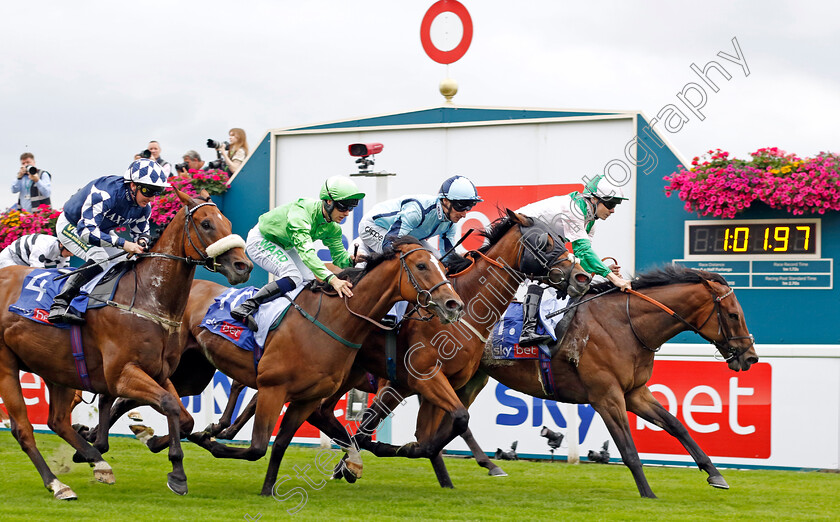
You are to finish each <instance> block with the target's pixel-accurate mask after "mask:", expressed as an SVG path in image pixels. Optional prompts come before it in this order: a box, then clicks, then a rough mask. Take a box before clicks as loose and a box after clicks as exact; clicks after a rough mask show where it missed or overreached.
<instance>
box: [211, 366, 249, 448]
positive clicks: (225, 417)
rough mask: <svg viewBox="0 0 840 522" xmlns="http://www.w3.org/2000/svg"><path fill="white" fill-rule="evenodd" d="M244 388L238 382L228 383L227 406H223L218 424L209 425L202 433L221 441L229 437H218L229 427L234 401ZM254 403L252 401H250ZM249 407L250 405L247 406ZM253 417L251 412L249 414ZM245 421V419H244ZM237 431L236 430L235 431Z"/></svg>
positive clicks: (234, 406)
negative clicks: (204, 432)
mask: <svg viewBox="0 0 840 522" xmlns="http://www.w3.org/2000/svg"><path fill="white" fill-rule="evenodd" d="M245 388H246V386H245V385H244V384H242V383H241V382H239V381H236V380H234V381H232V382H231V383H230V397H228V401H227V405H225V411H224V412H222V416H221V417H220V418H219V422H216V423H215V424H211V425H210V426H207V427H206V428H204V431H206V432H207V433H209V434H210V435H212V436H214V437H218V438H222V439H229V438H231V437H219V433H220V432H221V431H223V430H224V429H225V428H228V427H230V421H231V419H233V411H234V410H235V409H236V401H238V400H239V396H240V395H241V394H242V392H243V391H244V390H245ZM251 402H254V401H251ZM249 406H250V404H249ZM251 415H253V412H252V413H251ZM246 420H247V419H246ZM237 431H238V430H237Z"/></svg>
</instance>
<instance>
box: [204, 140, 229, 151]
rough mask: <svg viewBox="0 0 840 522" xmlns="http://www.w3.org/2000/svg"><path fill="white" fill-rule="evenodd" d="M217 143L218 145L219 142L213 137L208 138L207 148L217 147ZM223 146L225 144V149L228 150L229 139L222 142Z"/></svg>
mask: <svg viewBox="0 0 840 522" xmlns="http://www.w3.org/2000/svg"><path fill="white" fill-rule="evenodd" d="M219 145H220V143H219V142H218V141H216V140H214V139H208V140H207V148H209V149H218V148H219ZM224 146H225V150H230V142H229V141H226V142H224Z"/></svg>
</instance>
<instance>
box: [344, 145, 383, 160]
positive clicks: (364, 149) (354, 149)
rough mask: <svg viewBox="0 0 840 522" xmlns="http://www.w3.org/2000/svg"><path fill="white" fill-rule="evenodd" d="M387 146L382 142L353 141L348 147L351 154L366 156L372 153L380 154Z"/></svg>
mask: <svg viewBox="0 0 840 522" xmlns="http://www.w3.org/2000/svg"><path fill="white" fill-rule="evenodd" d="M383 148H385V147H384V146H383V145H382V144H381V143H353V144H351V145H350V146H349V147H348V148H347V149H348V152H350V155H351V156H358V157H362V158H364V157H365V156H370V155H372V154H379V153H380V152H382V149H383Z"/></svg>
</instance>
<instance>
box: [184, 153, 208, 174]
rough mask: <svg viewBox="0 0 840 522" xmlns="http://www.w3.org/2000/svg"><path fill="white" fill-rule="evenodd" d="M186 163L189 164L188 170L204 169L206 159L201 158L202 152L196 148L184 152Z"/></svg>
mask: <svg viewBox="0 0 840 522" xmlns="http://www.w3.org/2000/svg"><path fill="white" fill-rule="evenodd" d="M184 163H186V164H187V169H188V170H204V161H203V160H202V159H201V154H199V153H198V152H196V151H194V150H188V151H187V152H185V153H184Z"/></svg>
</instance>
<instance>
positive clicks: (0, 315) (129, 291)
mask: <svg viewBox="0 0 840 522" xmlns="http://www.w3.org/2000/svg"><path fill="white" fill-rule="evenodd" d="M176 192H177V194H178V197H179V199H180V200H181V203H182V205H183V208H182V209H181V210H180V211H179V212H178V213H177V214H176V216H175V217H174V218H173V220H172V222H171V223H170V224H169V225H168V226H167V227H166V229H165V230H164V232H163V234H162V235H161V237H160V239H159V240H158V242H157V243H156V244H155V245H154V247H153V248H152V251H151V253H148V254H141V257H143V259H141V260H140V261H138V262H137V263H136V264H135V265H134V267H133V269H132V271H131V272H130V273H129V274H127V275H126V276H125V277H123V278H122V280H121V282H120V284H119V286H118V288H117V291H116V294H115V295H114V298H113V300H112V301H111V303H109V306H105V307H104V308H99V309H95V310H90V311H89V312H88V313H87V314H86V318H87V323H86V324H85V325H83V326H82V327H81V337H82V343H83V346H84V356H85V360H86V361H85V362H86V366H87V370H88V374H89V379H90V386H88V387H87V389H89V390H90V391H92V392H95V393H99V394H102V395H105V396H110V397H128V398H131V399H134V400H137V401H138V402H140V403H143V404H149V405H151V406H153V407H154V408H156V409H157V410H158V411H160V412H161V413H163V414H165V415H166V416H167V420H168V424H169V429H170V433H172V434H174V435H175V436H174V437H172V439H171V444H170V445H169V460H170V461H171V462H172V472H171V473H169V476H168V481H167V485H168V486H169V487H170V489H172V490H173V491H174V492H175V493H178V494H185V493H186V492H187V482H186V474H185V473H184V468H183V462H182V461H183V453H182V450H181V446H180V438H181V437H180V433H181V432H180V431H179V430H180V429H181V426H184V427H186V428H188V429H191V427H192V417H191V416H190V415H189V413H188V412H187V411H186V410H185V409H184V408H183V406H182V405H181V401H180V400H178V397H177V395H176V394H175V393H173V392H174V388H173V386H172V384H171V383H170V382H169V375H170V374H171V373H172V368H174V367H175V366H177V363H178V359H179V358H180V346H181V345H182V344H183V343H184V342H185V339H186V336H187V334H188V332H187V331H186V330H185V329H182V328H181V327H180V324H181V318H182V316H183V314H184V309H185V307H186V303H187V295H188V292H187V291H186V289H187V288H189V286H190V283H191V282H192V279H193V275H194V273H195V267H196V266H197V265H198V264H204V265H205V266H208V267H209V268H212V269H214V270H218V271H219V272H221V273H222V274H224V275H225V277H227V279H228V281H229V282H230V283H231V284H238V283H241V282H244V281H247V279H248V276H249V274H250V272H251V269H252V267H253V265H252V263H251V261H250V260H248V257H247V256H246V255H245V251H244V248H243V247H244V242H243V241H242V239H241V238H239V237H238V236H233V235H232V234H231V226H230V222H229V221H228V220H227V219H226V218H225V217H224V216H223V215H222V214H221V212H219V210H218V208H216V206H215V205H214V204H213V203H212V202H208V201H201V200H193V199H191V198H190V197H189V196H187V195H186V194H184V193H181V192H178V191H177V190H176ZM208 199H209V198H208ZM30 271H31V269H30V268H25V267H17V266H15V267H8V268H4V269H2V270H0V396H2V397H3V400H4V402H5V406H6V408H7V409H8V411H9V416H10V418H11V425H12V435H13V436H14V437H15V439H17V441H18V443H19V444H20V446H21V448H22V449H23V451H24V452H25V453H26V454H27V455H28V456H29V458H30V459H31V460H32V462H33V464H34V465H35V468H36V469H37V470H38V473H39V474H40V475H41V478H42V480H43V481H44V485H45V486H46V487H47V489H49V490H50V491H52V492H53V493H54V496H55V497H56V498H59V499H73V498H76V495H75V493H74V492H73V491H72V490H71V489H70V488H69V487H68V486H67V485H65V484H63V483H62V482H61V481H59V480H58V479H57V478H56V476H55V475H54V474H53V472H52V471H51V470H50V469H49V467H48V466H47V464H46V462H45V461H44V458H43V457H42V455H41V453H40V452H39V451H38V448H37V447H36V445H35V440H34V438H33V435H32V424H31V423H30V422H29V419H28V417H27V412H26V406H25V404H24V398H23V394H22V392H21V386H20V382H19V380H18V374H19V371H21V370H23V371H29V372H33V373H37V374H38V375H40V376H41V377H42V378H43V379H44V381H45V382H46V385H47V388H48V390H49V393H50V409H49V420H48V425H49V427H50V429H51V430H53V431H55V432H56V433H57V434H58V435H59V436H61V437H62V438H63V439H64V440H65V441H67V442H68V443H69V444H70V445H71V446H73V448H75V449H76V451H77V454H78V455H79V456H80V457H81V458H82V459H83V460H84V461H86V462H89V463H90V464H91V465H92V466H93V467H94V476H95V477H96V478H97V479H98V480H100V481H101V482H106V483H113V481H114V477H113V471H112V470H111V467H110V466H109V465H108V464H107V463H106V462H105V461H104V460H103V459H102V455H101V453H100V452H99V451H98V450H97V449H95V448H94V447H92V446H90V445H89V444H88V443H87V442H86V441H85V440H84V439H83V438H82V437H81V436H79V435H78V434H77V433H76V432H75V431H74V430H73V428H72V427H71V425H70V405H71V403H72V401H73V398H74V396H75V391H76V389H83V388H85V384H84V382H83V380H82V378H81V377H80V376H79V373H77V371H76V363H75V360H74V356H73V353H72V349H71V342H70V330H66V329H59V328H55V327H53V326H48V325H43V324H39V323H37V322H34V321H31V320H29V319H25V318H23V317H21V316H19V315H17V314H14V313H12V312H9V311H8V309H9V305H11V304H13V303H14V302H15V301H17V299H18V297H19V296H20V293H21V285H22V283H23V280H24V278H25V277H26V275H27V274H28V273H29V272H30ZM45 306H46V307H47V308H48V307H49V303H45Z"/></svg>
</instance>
